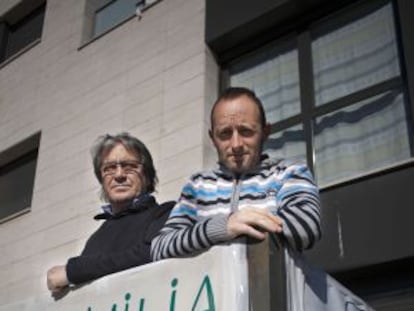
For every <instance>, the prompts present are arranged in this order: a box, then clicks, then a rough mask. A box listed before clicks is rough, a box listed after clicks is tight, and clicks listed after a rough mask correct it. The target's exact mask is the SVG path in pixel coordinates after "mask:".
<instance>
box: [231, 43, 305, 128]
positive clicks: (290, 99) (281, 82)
mask: <svg viewBox="0 0 414 311" xmlns="http://www.w3.org/2000/svg"><path fill="white" fill-rule="evenodd" d="M250 64H251V65H250ZM230 85H231V86H244V87H247V88H250V89H252V90H253V91H254V92H255V93H256V95H257V96H258V97H259V98H260V99H261V100H262V102H263V106H264V108H265V111H266V117H267V120H268V122H270V123H275V122H278V121H280V120H283V119H286V118H288V117H290V116H293V115H296V114H298V113H300V92H299V70H298V52H297V50H296V49H295V50H289V51H285V52H282V53H280V52H279V53H278V52H277V51H275V50H274V49H271V48H270V49H268V50H266V51H264V52H263V51H262V52H260V53H256V54H255V55H254V56H253V57H251V58H249V59H248V61H246V62H239V63H237V64H234V65H233V66H232V67H231V68H230Z"/></svg>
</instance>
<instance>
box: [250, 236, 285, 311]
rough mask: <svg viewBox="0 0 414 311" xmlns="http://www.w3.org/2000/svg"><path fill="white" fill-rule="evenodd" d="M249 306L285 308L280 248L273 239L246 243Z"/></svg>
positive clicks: (261, 310) (260, 310) (263, 310)
mask: <svg viewBox="0 0 414 311" xmlns="http://www.w3.org/2000/svg"><path fill="white" fill-rule="evenodd" d="M247 261H248V274H249V277H248V281H249V305H250V306H249V310H250V311H288V310H287V303H286V301H287V300H286V270H285V265H284V257H283V252H282V251H280V249H279V248H278V246H277V245H276V244H275V242H274V240H272V239H270V238H267V239H266V240H264V241H263V242H260V243H257V242H256V243H255V242H250V243H249V242H248V243H247Z"/></svg>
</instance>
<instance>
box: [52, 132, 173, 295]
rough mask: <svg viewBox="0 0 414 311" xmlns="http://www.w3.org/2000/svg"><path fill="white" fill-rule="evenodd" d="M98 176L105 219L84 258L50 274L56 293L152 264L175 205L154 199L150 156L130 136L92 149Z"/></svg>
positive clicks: (105, 139) (104, 138)
mask: <svg viewBox="0 0 414 311" xmlns="http://www.w3.org/2000/svg"><path fill="white" fill-rule="evenodd" d="M92 158H93V166H94V172H95V175H96V177H97V179H98V181H99V183H100V184H101V185H102V192H101V195H102V198H103V199H104V200H105V201H106V202H108V203H107V204H105V205H103V207H102V208H103V213H101V214H98V215H96V216H95V219H96V220H105V221H104V223H103V224H102V225H101V226H100V227H99V229H98V230H97V231H96V232H95V233H93V234H92V236H91V237H90V238H89V239H88V241H87V242H86V245H85V248H84V249H83V251H82V253H81V255H80V256H77V257H72V258H70V259H69V260H68V261H67V263H66V265H59V266H54V267H52V268H51V269H49V271H48V272H47V286H48V288H49V290H50V291H51V292H52V294H54V295H56V294H59V293H62V290H63V289H65V288H68V285H69V284H73V285H77V284H81V283H84V282H88V281H91V280H94V279H97V278H99V277H102V276H104V275H107V274H110V273H114V272H118V271H121V270H124V269H128V268H131V267H135V266H139V265H143V264H146V263H149V262H150V261H151V258H150V244H151V240H152V238H153V237H154V236H155V235H156V234H157V232H158V231H159V229H160V228H161V227H162V225H163V224H164V222H165V220H166V219H167V217H168V214H169V212H170V209H171V207H172V205H173V202H167V203H164V204H162V205H158V204H157V202H156V200H155V198H154V197H153V196H152V195H151V193H152V192H154V190H155V184H156V182H157V177H156V171H155V168H154V165H153V161H152V157H151V154H150V153H149V151H148V149H147V148H146V146H145V145H144V144H143V143H142V142H141V141H139V140H138V139H137V138H135V137H132V136H131V135H129V134H128V133H121V134H118V135H114V136H112V135H104V136H102V137H100V138H98V141H97V143H96V145H95V146H94V147H93V148H92Z"/></svg>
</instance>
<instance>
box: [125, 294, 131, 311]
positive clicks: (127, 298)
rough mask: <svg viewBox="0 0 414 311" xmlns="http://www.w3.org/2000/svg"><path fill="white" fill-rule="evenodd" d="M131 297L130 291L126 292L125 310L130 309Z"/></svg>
mask: <svg viewBox="0 0 414 311" xmlns="http://www.w3.org/2000/svg"><path fill="white" fill-rule="evenodd" d="M130 299H131V294H130V293H126V294H125V309H124V310H125V311H128V309H129V304H128V302H129V300H130Z"/></svg>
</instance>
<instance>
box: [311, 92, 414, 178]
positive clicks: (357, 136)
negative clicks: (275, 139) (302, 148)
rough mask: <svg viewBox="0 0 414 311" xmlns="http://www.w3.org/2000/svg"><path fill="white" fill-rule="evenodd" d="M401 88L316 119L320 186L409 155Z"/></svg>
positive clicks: (398, 160)
mask: <svg viewBox="0 0 414 311" xmlns="http://www.w3.org/2000/svg"><path fill="white" fill-rule="evenodd" d="M408 138H409V132H408V127H407V119H406V114H405V107H404V99H403V95H402V93H401V91H399V90H395V91H390V92H386V93H384V94H381V95H378V96H376V97H373V98H370V99H368V100H365V101H362V102H360V103H357V104H354V105H352V106H348V107H346V108H344V109H341V110H339V111H335V112H333V113H330V114H327V115H324V116H322V117H319V118H317V119H316V122H315V172H316V177H317V180H318V183H319V185H321V186H323V185H326V184H328V183H331V182H334V181H339V180H341V179H348V178H351V177H354V176H357V175H361V174H364V173H367V172H369V171H372V170H377V169H380V168H383V167H385V166H389V165H392V164H395V163H396V162H400V161H404V160H407V159H409V158H410V157H411V151H410V143H409V139H408Z"/></svg>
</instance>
